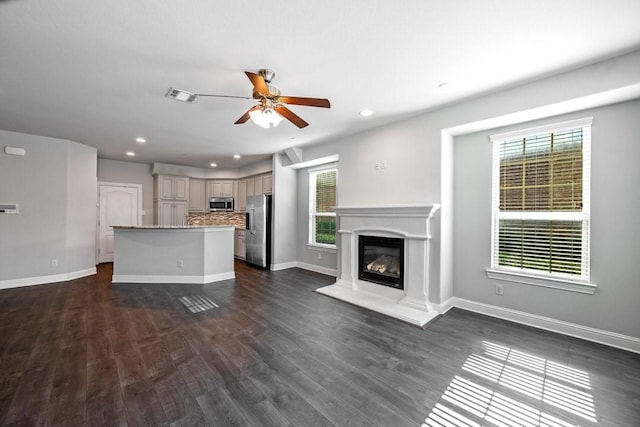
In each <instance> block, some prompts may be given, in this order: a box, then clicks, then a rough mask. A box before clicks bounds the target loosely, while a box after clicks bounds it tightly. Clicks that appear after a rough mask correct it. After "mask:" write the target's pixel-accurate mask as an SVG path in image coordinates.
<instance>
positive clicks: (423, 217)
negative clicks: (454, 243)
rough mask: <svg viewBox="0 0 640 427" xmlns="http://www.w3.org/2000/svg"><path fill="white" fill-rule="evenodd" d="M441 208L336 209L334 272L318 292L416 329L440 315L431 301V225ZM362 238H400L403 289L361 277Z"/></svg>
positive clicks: (415, 206)
mask: <svg viewBox="0 0 640 427" xmlns="http://www.w3.org/2000/svg"><path fill="white" fill-rule="evenodd" d="M439 208H440V205H438V204H433V205H393V206H339V207H336V219H337V227H338V238H337V244H336V247H337V252H338V274H337V278H336V282H335V283H334V284H333V285H329V286H325V287H322V288H319V289H317V290H316V292H318V293H321V294H324V295H327V296H330V297H333V298H337V299H340V300H342V301H346V302H348V303H351V304H355V305H358V306H361V307H365V308H368V309H370V310H374V311H377V312H379V313H382V314H385V315H387V316H391V317H394V318H396V319H400V320H403V321H405V322H408V323H411V324H414V325H417V326H420V327H422V326H424V325H425V324H427V323H428V322H429V321H431V320H432V319H434V318H435V317H437V316H438V314H439V313H438V311H437V310H436V308H435V307H434V305H433V304H432V303H431V301H430V300H429V286H430V283H429V266H430V263H431V251H432V250H433V249H432V248H431V247H430V240H431V228H430V227H431V220H432V218H433V216H434V215H435V214H436V212H438V210H439ZM362 236H371V237H375V238H387V239H398V240H402V242H403V260H402V268H403V274H402V276H403V279H402V286H401V288H396V287H392V286H381V285H380V284H379V283H372V282H371V281H368V280H366V279H365V280H363V278H362V276H361V275H360V274H359V273H360V270H361V268H360V266H359V261H358V257H359V250H360V249H359V244H360V243H359V241H360V238H361V237H362ZM435 250H437V247H436V248H435ZM436 285H437V284H436Z"/></svg>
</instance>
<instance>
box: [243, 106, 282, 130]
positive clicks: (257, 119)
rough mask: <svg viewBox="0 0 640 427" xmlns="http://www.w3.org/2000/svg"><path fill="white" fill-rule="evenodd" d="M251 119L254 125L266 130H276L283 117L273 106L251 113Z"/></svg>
mask: <svg viewBox="0 0 640 427" xmlns="http://www.w3.org/2000/svg"><path fill="white" fill-rule="evenodd" d="M249 117H251V121H252V122H253V123H255V124H257V125H258V126H260V127H261V128H264V129H269V128H274V127H276V126H278V125H279V124H280V122H281V121H282V116H281V115H280V114H278V113H277V112H276V110H274V109H273V107H271V106H268V107H264V108H259V109H256V110H253V111H251V112H249Z"/></svg>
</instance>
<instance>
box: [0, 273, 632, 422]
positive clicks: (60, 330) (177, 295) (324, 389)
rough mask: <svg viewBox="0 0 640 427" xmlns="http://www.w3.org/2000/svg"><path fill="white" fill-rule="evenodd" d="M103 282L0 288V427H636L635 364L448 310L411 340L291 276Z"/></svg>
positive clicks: (403, 328)
mask: <svg viewBox="0 0 640 427" xmlns="http://www.w3.org/2000/svg"><path fill="white" fill-rule="evenodd" d="M111 273H112V268H111V265H110V264H106V265H101V266H99V269H98V274H97V275H96V276H92V277H87V278H84V279H79V280H74V281H70V282H65V283H58V284H49V285H41V286H32V287H26V288H19V289H9V290H2V291H0V384H1V386H0V423H1V424H3V425H109V426H111V425H132V426H133V425H214V426H233V425H251V426H331V425H336V426H351V425H356V426H357V425H361V426H372V425H379V426H419V425H421V424H422V423H425V424H426V425H430V426H474V425H487V426H500V425H517V426H520V425H523V426H560V427H567V426H577V425H580V426H607V427H608V426H625V427H632V426H639V425H640V356H639V355H637V354H633V353H629V352H625V351H621V350H616V349H612V348H609V347H606V346H601V345H597V344H593V343H589V342H585V341H581V340H578V339H574V338H569V337H565V336H561V335H557V334H553V333H549V332H545V331H540V330H537V329H533V328H528V327H525V326H521V325H517V324H513V323H509V322H506V321H501V320H497V319H493V318H489V317H485V316H481V315H477V314H474V313H470V312H466V311H462V310H456V309H454V310H451V311H450V312H449V313H447V314H445V315H444V316H442V317H440V318H439V319H437V320H436V321H434V322H433V323H432V324H431V325H430V326H429V327H428V328H427V329H425V330H422V329H419V328H416V327H414V326H410V325H408V324H404V323H402V322H400V321H396V320H394V319H390V318H387V317H385V316H382V315H379V314H377V313H373V312H370V311H367V310H364V309H361V308H358V307H354V306H351V305H348V304H346V303H343V302H340V301H336V300H333V299H331V298H328V297H326V296H322V295H319V294H316V293H314V292H313V290H314V289H316V288H318V287H320V286H324V285H327V284H330V283H332V278H331V277H328V276H323V275H321V274H316V273H311V272H308V271H304V270H300V269H290V270H284V271H279V272H270V271H263V270H258V269H254V268H251V267H247V266H246V265H244V264H243V263H240V262H238V263H237V264H236V275H237V278H236V279H235V280H230V281H225V282H219V283H216V284H211V285H204V286H200V285H139V284H138V285H134V284H130V285H124V284H117V285H113V284H111V282H110V280H111ZM199 310H202V311H199Z"/></svg>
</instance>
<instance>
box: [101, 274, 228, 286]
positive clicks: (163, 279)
mask: <svg viewBox="0 0 640 427" xmlns="http://www.w3.org/2000/svg"><path fill="white" fill-rule="evenodd" d="M235 277H236V274H235V272H227V273H218V274H209V275H207V276H174V275H166V276H165V275H151V274H150V275H142V274H114V275H113V276H112V279H111V283H172V284H193V285H204V284H207V283H212V282H220V281H222V280H230V279H235Z"/></svg>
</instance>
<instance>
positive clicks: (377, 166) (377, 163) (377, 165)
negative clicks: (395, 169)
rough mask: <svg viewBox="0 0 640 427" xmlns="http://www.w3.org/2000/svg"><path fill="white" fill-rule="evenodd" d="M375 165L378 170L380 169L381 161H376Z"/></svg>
mask: <svg viewBox="0 0 640 427" xmlns="http://www.w3.org/2000/svg"><path fill="white" fill-rule="evenodd" d="M374 167H375V168H376V170H380V162H376V164H375V165H374Z"/></svg>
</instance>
